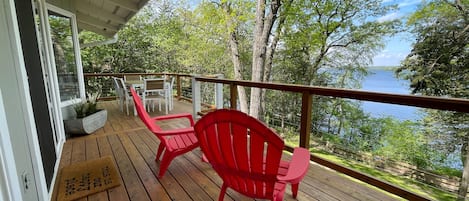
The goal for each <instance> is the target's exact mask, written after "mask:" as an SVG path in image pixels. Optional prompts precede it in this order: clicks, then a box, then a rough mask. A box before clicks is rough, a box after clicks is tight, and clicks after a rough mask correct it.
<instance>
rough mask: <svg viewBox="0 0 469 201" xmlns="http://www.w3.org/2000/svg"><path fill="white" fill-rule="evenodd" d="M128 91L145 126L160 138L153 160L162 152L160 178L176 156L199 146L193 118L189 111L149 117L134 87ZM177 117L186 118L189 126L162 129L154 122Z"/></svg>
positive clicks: (157, 158)
mask: <svg viewBox="0 0 469 201" xmlns="http://www.w3.org/2000/svg"><path fill="white" fill-rule="evenodd" d="M130 91H131V93H132V98H133V100H134V104H135V108H136V109H137V113H138V116H139V117H140V119H141V120H142V121H143V123H145V125H146V126H147V128H148V129H149V130H150V131H151V132H152V133H153V134H155V136H156V137H157V138H158V139H159V140H160V145H159V147H158V152H157V153H156V158H155V160H156V161H158V160H159V158H160V156H161V154H162V153H163V152H164V154H163V158H162V159H161V163H160V171H159V173H158V178H162V177H163V175H164V173H165V172H166V170H167V169H168V167H169V164H170V163H171V161H172V160H173V159H174V158H175V157H176V156H179V155H181V154H184V153H186V152H189V151H191V150H193V149H194V148H196V147H198V146H199V142H198V140H197V137H196V136H195V133H194V120H193V119H192V115H191V114H189V113H180V114H173V115H164V116H158V117H150V116H149V115H148V113H147V111H146V110H145V108H144V107H143V103H142V100H141V99H140V96H138V95H137V93H136V92H135V90H134V89H130ZM178 118H187V119H188V120H189V122H190V125H191V126H190V127H188V128H178V129H173V130H162V129H161V128H160V127H159V126H158V125H156V124H155V123H156V122H157V121H161V120H168V119H178Z"/></svg>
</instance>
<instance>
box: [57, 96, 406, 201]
mask: <svg viewBox="0 0 469 201" xmlns="http://www.w3.org/2000/svg"><path fill="white" fill-rule="evenodd" d="M100 106H101V107H104V108H106V109H107V110H108V121H107V123H106V125H105V126H104V128H102V129H99V130H98V131H96V132H95V133H93V134H91V135H88V136H72V137H71V138H69V139H67V142H66V143H65V145H64V148H63V152H62V157H61V161H60V168H61V167H64V166H67V165H73V164H74V163H77V162H80V161H84V160H91V159H95V158H99V157H102V156H112V157H113V158H114V161H115V162H116V167H118V169H119V171H120V174H121V177H122V178H121V179H122V180H121V184H122V185H120V186H119V187H115V188H112V189H109V190H107V191H105V192H101V193H97V194H94V195H91V196H88V197H87V198H82V199H80V200H81V201H86V200H88V201H95V200H103V201H107V200H110V201H117V200H131V201H146V200H201V201H206V200H217V199H218V194H219V192H220V187H221V179H220V178H219V177H218V176H217V175H216V173H215V172H214V171H213V170H212V169H211V168H210V166H209V165H208V164H207V163H204V162H202V161H201V160H200V156H201V153H200V150H199V149H196V150H195V151H192V152H189V153H187V154H185V155H183V156H182V157H177V158H176V159H175V160H173V162H172V163H171V165H170V166H169V168H168V171H167V172H166V174H165V175H164V177H163V179H160V180H159V179H157V178H156V175H157V172H158V164H157V163H156V162H155V161H154V158H155V154H156V149H157V147H158V143H159V141H158V139H157V138H156V137H155V136H154V135H153V134H152V133H150V132H149V131H148V130H147V129H146V128H145V127H144V124H143V123H142V122H141V121H140V119H138V117H135V116H133V115H130V116H127V115H126V114H124V113H122V112H121V111H120V110H119V109H118V105H117V102H115V101H106V102H100ZM191 110H192V105H190V104H189V103H182V102H175V109H174V110H173V111H172V113H178V112H190V111H191ZM152 115H158V114H157V113H152ZM184 124H186V122H167V123H165V124H163V125H162V127H163V128H165V127H166V128H169V127H179V126H183V125H184ZM59 178H60V175H58V176H57V179H56V183H57V181H59ZM289 188H290V187H288V189H287V192H286V194H285V200H294V199H293V198H292V196H291V191H290V189H289ZM56 193H57V185H55V189H54V192H53V194H52V200H56V197H57V195H56ZM396 199H399V198H396V197H394V196H389V195H388V194H385V193H383V192H382V191H379V190H376V189H375V188H370V187H369V186H366V185H364V184H362V183H360V182H356V181H354V180H352V179H350V178H348V177H346V176H343V175H342V174H339V173H337V172H334V171H331V170H328V169H325V168H323V167H321V166H319V165H317V164H314V163H312V164H311V166H310V169H309V172H308V174H307V176H306V177H305V179H304V180H303V182H302V183H301V184H300V192H299V193H298V200H326V201H329V200H347V201H353V200H396ZM225 200H250V199H248V198H246V197H244V196H242V195H240V194H238V193H236V192H234V191H232V190H228V196H226V197H225Z"/></svg>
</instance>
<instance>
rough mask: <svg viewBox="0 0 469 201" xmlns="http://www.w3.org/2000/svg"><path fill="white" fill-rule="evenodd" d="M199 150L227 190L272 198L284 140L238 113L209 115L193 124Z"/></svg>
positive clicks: (256, 196) (226, 110)
mask: <svg viewBox="0 0 469 201" xmlns="http://www.w3.org/2000/svg"><path fill="white" fill-rule="evenodd" d="M194 128H195V131H196V134H197V135H198V139H199V143H200V147H201V149H202V151H203V153H204V154H205V155H206V157H207V159H208V161H209V162H210V164H212V166H213V168H214V169H215V171H216V172H217V173H218V175H219V176H220V177H221V178H222V179H223V181H224V182H225V184H227V185H228V187H230V188H233V189H235V190H236V191H238V192H241V193H243V194H245V195H248V196H250V197H253V198H259V199H268V198H270V197H272V193H273V191H274V185H275V183H276V181H277V175H278V170H279V164H280V159H281V156H282V151H283V148H284V142H283V140H282V139H281V138H280V137H279V136H278V135H277V134H275V133H274V132H273V131H272V130H271V129H270V128H268V127H267V126H265V125H264V124H263V123H262V122H260V121H259V120H257V119H255V118H253V117H251V116H248V115H246V114H244V113H242V112H240V111H237V110H229V109H221V110H216V111H214V112H211V113H209V114H207V115H205V116H204V117H203V118H202V119H200V120H199V121H198V122H197V123H196V125H195V127H194Z"/></svg>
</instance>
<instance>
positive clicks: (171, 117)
mask: <svg viewBox="0 0 469 201" xmlns="http://www.w3.org/2000/svg"><path fill="white" fill-rule="evenodd" d="M178 118H187V119H189V122H190V124H191V126H194V119H192V114H190V113H179V114H169V115H163V116H157V117H153V118H151V119H152V120H154V121H161V120H168V119H178Z"/></svg>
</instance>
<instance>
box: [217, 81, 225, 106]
mask: <svg viewBox="0 0 469 201" xmlns="http://www.w3.org/2000/svg"><path fill="white" fill-rule="evenodd" d="M217 78H218V79H223V78H224V76H223V74H218V75H217ZM215 90H216V91H215V106H216V108H217V109H221V108H223V84H222V83H216V84H215Z"/></svg>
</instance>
